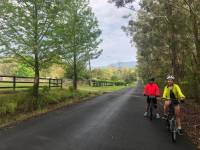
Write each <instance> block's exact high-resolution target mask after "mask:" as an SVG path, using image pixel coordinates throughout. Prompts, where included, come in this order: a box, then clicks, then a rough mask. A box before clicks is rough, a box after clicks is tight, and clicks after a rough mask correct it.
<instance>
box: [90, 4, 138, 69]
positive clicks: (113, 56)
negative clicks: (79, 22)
mask: <svg viewBox="0 0 200 150" xmlns="http://www.w3.org/2000/svg"><path fill="white" fill-rule="evenodd" d="M90 6H91V7H92V9H93V12H94V13H95V15H96V17H97V18H98V21H99V26H100V28H101V29H102V39H103V43H102V44H101V46H100V47H101V48H102V49H103V50H104V51H103V54H102V56H100V57H99V58H98V59H97V60H93V61H92V63H93V66H94V67H95V66H102V65H109V64H111V63H116V62H119V61H134V60H136V48H135V47H131V44H130V39H129V38H128V37H127V36H126V34H125V33H124V32H123V31H122V30H121V26H123V25H125V26H126V25H127V22H128V20H126V19H123V18H122V16H124V15H127V14H129V13H132V12H130V11H129V10H128V9H125V8H120V9H117V8H116V7H115V6H114V4H110V3H108V2H107V0H90Z"/></svg>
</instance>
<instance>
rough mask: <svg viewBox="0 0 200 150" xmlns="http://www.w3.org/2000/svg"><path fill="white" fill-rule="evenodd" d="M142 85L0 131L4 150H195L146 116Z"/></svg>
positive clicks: (159, 122)
mask: <svg viewBox="0 0 200 150" xmlns="http://www.w3.org/2000/svg"><path fill="white" fill-rule="evenodd" d="M141 92H142V85H141V84H138V86H137V87H136V88H135V89H131V88H127V89H123V90H121V91H117V92H113V93H108V94H105V95H103V96H99V97H97V98H94V99H93V100H89V101H87V102H83V103H80V104H77V105H74V106H71V107H66V108H63V109H61V110H57V111H54V112H50V113H48V114H46V115H44V116H41V117H39V118H34V119H31V120H28V121H25V122H22V123H20V124H18V125H16V126H15V127H13V128H4V129H1V131H0V150H188V149H190V150H194V149H196V148H195V146H194V145H193V144H192V143H191V142H190V140H188V138H187V137H186V136H181V137H180V136H179V137H178V141H177V143H175V144H174V143H172V141H171V138H170V134H169V133H168V132H167V130H166V128H165V124H164V122H163V121H162V120H153V121H150V120H148V119H146V118H144V117H143V110H144V107H145V103H146V101H145V98H144V97H142V96H141Z"/></svg>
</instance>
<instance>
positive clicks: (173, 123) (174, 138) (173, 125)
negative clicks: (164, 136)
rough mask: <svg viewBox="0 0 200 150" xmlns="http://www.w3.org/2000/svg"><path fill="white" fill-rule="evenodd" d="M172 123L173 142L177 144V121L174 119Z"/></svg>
mask: <svg viewBox="0 0 200 150" xmlns="http://www.w3.org/2000/svg"><path fill="white" fill-rule="evenodd" d="M171 123H172V124H171V129H172V130H171V134H172V141H173V142H176V121H175V119H173V120H172V122H171Z"/></svg>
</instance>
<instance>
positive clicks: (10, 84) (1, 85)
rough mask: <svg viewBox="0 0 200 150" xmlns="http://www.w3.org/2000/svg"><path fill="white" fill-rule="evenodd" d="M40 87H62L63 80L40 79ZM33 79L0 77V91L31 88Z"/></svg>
mask: <svg viewBox="0 0 200 150" xmlns="http://www.w3.org/2000/svg"><path fill="white" fill-rule="evenodd" d="M39 83H40V86H39V87H45V86H48V87H49V88H51V87H60V88H62V87H63V79H52V78H40V79H39ZM33 84H34V77H19V76H3V75H0V89H13V91H15V90H16V89H17V88H30V87H33Z"/></svg>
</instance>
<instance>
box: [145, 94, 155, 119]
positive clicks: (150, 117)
mask: <svg viewBox="0 0 200 150" xmlns="http://www.w3.org/2000/svg"><path fill="white" fill-rule="evenodd" d="M148 98H149V100H150V103H149V105H148V111H147V114H148V116H149V119H150V120H153V110H154V107H155V103H154V102H153V100H154V99H156V96H148Z"/></svg>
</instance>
